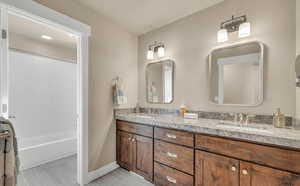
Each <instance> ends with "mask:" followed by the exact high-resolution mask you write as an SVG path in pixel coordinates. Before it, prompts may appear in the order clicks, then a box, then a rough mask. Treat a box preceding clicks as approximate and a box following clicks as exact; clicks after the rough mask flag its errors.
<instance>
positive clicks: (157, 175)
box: [154, 162, 194, 186]
mask: <svg viewBox="0 0 300 186" xmlns="http://www.w3.org/2000/svg"><path fill="white" fill-rule="evenodd" d="M193 182H194V179H193V176H190V175H188V174H184V173H183V172H180V171H177V170H175V169H172V168H169V167H167V166H164V165H161V164H159V163H156V162H155V163H154V184H155V185H157V186H168V185H172V186H174V185H178V186H179V185H180V186H193V185H194V183H193Z"/></svg>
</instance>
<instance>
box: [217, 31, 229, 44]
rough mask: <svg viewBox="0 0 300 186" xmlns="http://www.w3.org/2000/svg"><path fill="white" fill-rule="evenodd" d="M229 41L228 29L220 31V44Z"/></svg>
mask: <svg viewBox="0 0 300 186" xmlns="http://www.w3.org/2000/svg"><path fill="white" fill-rule="evenodd" d="M225 41H228V32H227V30H226V29H224V28H223V29H221V30H219V31H218V42H219V43H222V42H225Z"/></svg>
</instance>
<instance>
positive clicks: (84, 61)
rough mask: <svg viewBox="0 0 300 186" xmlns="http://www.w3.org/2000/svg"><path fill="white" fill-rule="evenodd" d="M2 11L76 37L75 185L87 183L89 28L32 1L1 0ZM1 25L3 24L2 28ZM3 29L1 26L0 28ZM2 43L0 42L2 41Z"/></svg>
mask: <svg viewBox="0 0 300 186" xmlns="http://www.w3.org/2000/svg"><path fill="white" fill-rule="evenodd" d="M0 6H1V7H2V9H5V10H8V11H9V12H10V13H15V14H17V15H21V16H24V17H26V18H30V19H33V20H36V21H39V22H41V23H44V24H47V25H49V26H52V27H56V28H59V29H62V30H65V31H66V32H70V33H73V34H74V35H76V36H77V37H78V46H77V48H78V60H77V64H78V65H77V87H78V88H77V95H78V96H77V97H78V99H77V109H78V120H77V121H78V127H77V129H78V130H77V139H78V143H77V145H78V158H77V161H78V163H77V166H78V183H79V184H80V185H84V184H87V183H88V60H89V58H88V54H89V51H88V50H89V48H88V46H89V36H90V35H91V27H90V26H88V25H86V24H83V23H81V22H79V21H77V20H75V19H72V18H70V17H68V16H66V15H63V14H61V13H58V12H56V11H54V10H52V9H50V8H48V7H46V6H43V5H41V4H39V3H37V2H34V1H32V0H0ZM2 26H3V25H2ZM2 28H3V27H2ZM2 43H3V42H2Z"/></svg>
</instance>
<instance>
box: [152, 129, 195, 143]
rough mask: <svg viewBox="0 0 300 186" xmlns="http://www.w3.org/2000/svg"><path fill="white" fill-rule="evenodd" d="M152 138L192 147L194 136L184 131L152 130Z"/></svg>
mask: <svg viewBox="0 0 300 186" xmlns="http://www.w3.org/2000/svg"><path fill="white" fill-rule="evenodd" d="M154 138H156V139H160V140H164V141H168V142H171V143H176V144H180V145H185V146H189V147H194V134H192V133H189V132H184V131H177V130H169V129H162V128H154Z"/></svg>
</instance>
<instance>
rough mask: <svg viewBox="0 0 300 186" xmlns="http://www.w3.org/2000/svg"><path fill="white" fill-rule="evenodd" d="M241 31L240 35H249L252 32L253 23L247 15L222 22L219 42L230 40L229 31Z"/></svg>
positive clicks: (241, 36)
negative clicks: (248, 19) (248, 20)
mask: <svg viewBox="0 0 300 186" xmlns="http://www.w3.org/2000/svg"><path fill="white" fill-rule="evenodd" d="M236 31H238V32H239V37H240V38H243V37H248V36H250V34H251V24H250V23H249V22H247V16H246V15H243V16H240V17H234V16H232V18H231V19H230V20H227V21H224V22H222V23H221V29H220V30H219V31H218V42H225V41H228V32H229V33H230V32H236Z"/></svg>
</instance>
